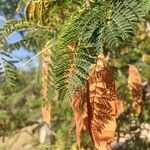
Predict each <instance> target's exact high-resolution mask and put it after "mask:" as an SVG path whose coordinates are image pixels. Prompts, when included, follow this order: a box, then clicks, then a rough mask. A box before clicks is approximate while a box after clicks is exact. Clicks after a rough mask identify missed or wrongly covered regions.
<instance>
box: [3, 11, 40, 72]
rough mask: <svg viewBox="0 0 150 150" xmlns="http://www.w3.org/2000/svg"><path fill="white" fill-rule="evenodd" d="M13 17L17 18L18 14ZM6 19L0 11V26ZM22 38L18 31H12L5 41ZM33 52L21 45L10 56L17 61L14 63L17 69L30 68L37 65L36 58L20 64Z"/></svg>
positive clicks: (12, 41) (32, 54) (9, 41)
mask: <svg viewBox="0 0 150 150" xmlns="http://www.w3.org/2000/svg"><path fill="white" fill-rule="evenodd" d="M15 18H16V19H18V15H17V14H16V15H15ZM5 21H6V19H5V16H4V14H2V13H0V26H2V25H3V24H4V23H5ZM21 39H22V36H21V34H20V33H18V32H14V33H12V34H11V35H10V36H9V37H8V39H7V41H8V43H15V42H17V41H19V40H21ZM34 55H35V54H34V53H33V52H32V51H29V50H27V49H25V48H24V47H21V48H20V49H16V50H14V51H13V52H12V53H11V56H12V57H13V58H14V59H15V60H18V61H19V62H18V63H16V64H15V65H16V67H17V68H18V69H23V70H30V68H33V67H36V66H38V61H37V59H34V60H33V61H31V62H30V63H29V64H27V65H26V66H24V67H22V65H23V64H24V63H25V62H26V61H27V60H29V59H30V58H31V57H33V56H34Z"/></svg>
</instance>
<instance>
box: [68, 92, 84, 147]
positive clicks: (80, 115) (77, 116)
mask: <svg viewBox="0 0 150 150" xmlns="http://www.w3.org/2000/svg"><path fill="white" fill-rule="evenodd" d="M81 101H82V90H80V91H77V92H76V94H75V96H74V98H73V99H72V101H71V107H72V110H73V115H74V121H75V124H76V139H77V145H78V147H79V148H80V143H81V134H82V131H83V130H85V118H86V115H84V112H83V111H84V110H81ZM85 114H86V113H85Z"/></svg>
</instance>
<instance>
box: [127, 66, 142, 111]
mask: <svg viewBox="0 0 150 150" xmlns="http://www.w3.org/2000/svg"><path fill="white" fill-rule="evenodd" d="M128 73H129V77H128V84H129V86H130V88H131V90H132V96H133V103H132V107H133V109H134V110H135V111H136V112H137V114H139V113H140V112H141V102H142V81H141V76H140V73H139V71H138V69H137V68H136V67H135V66H133V65H129V70H128Z"/></svg>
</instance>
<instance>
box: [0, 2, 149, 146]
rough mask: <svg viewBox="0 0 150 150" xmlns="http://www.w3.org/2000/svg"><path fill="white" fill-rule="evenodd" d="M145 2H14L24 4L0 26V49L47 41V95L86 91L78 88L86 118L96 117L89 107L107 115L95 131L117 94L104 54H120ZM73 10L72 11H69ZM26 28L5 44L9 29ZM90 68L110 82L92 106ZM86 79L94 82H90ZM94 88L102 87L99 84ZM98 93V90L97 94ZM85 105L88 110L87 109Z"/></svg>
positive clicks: (65, 95)
mask: <svg viewBox="0 0 150 150" xmlns="http://www.w3.org/2000/svg"><path fill="white" fill-rule="evenodd" d="M146 6H149V1H148V0H147V1H146V0H143V1H142V0H140V1H133V0H132V1H131V0H125V1H120V0H117V1H110V0H109V1H105V0H104V1H99V0H95V1H80V0H79V1H67V0H62V1H59V2H58V1H46V0H45V1H40V0H37V1H30V2H27V3H26V2H25V1H20V5H19V8H20V10H21V8H22V7H23V8H24V7H25V9H24V10H25V11H24V17H23V18H22V19H21V20H17V21H16V20H14V21H10V22H8V23H6V24H5V25H4V27H3V28H2V34H1V38H0V39H1V41H2V45H3V48H4V50H8V49H11V50H12V49H14V48H16V47H18V46H22V45H25V46H26V47H28V48H29V46H30V48H34V49H37V48H38V49H42V48H43V47H44V45H45V44H46V43H47V42H49V41H50V45H48V46H49V47H50V56H49V57H50V63H49V68H48V72H49V75H48V81H47V82H48V84H47V86H48V95H49V96H48V100H49V101H53V98H54V97H58V99H59V100H63V99H72V98H73V97H74V96H75V95H76V92H77V91H79V92H81V91H82V90H81V89H82V88H83V89H85V90H87V91H86V92H85V93H83V92H81V95H82V94H83V95H84V97H86V98H85V101H83V100H82V102H84V104H87V116H88V117H87V118H88V119H87V120H88V123H89V124H91V121H92V119H93V118H94V119H95V120H94V121H97V120H98V119H96V117H95V116H96V115H95V114H94V110H97V109H98V111H99V110H102V113H104V114H105V115H104V117H106V116H107V117H106V118H105V120H103V119H104V118H102V119H101V128H100V129H96V130H97V131H99V133H100V131H102V130H103V128H104V127H105V126H106V124H109V123H108V122H109V121H110V120H113V121H114V122H115V119H112V114H111V113H108V112H112V111H113V109H112V107H113V106H114V104H112V103H111V102H113V103H114V102H115V100H116V98H117V93H116V92H115V86H114V84H113V83H114V80H113V78H112V72H111V69H110V68H109V66H108V62H107V58H108V56H109V55H110V56H109V57H110V58H111V57H116V56H117V55H119V56H121V55H120V54H119V51H118V50H120V49H121V48H125V47H127V46H128V47H129V45H130V44H131V40H132V39H133V37H134V35H135V30H136V28H137V25H138V23H139V22H141V21H142V20H143V17H144V16H145V15H146V13H147V12H148V9H147V8H149V7H146ZM76 9H78V10H77V11H75V10H76ZM52 13H53V14H52ZM70 14H71V15H70ZM66 18H67V19H66ZM27 29H29V31H28V33H27V34H25V37H24V39H23V40H21V41H19V42H18V43H15V44H9V45H8V44H7V43H6V40H5V39H6V37H7V36H8V35H9V34H10V33H12V32H13V31H16V30H17V31H20V32H22V31H26V30H27ZM100 54H101V55H102V56H101V55H100ZM93 64H96V65H95V66H96V67H93ZM101 65H102V66H101ZM97 68H102V70H104V72H103V73H102V72H101V70H98V71H97ZM108 68H109V69H108ZM117 69H118V68H117ZM99 71H100V72H99ZM91 72H92V73H93V72H96V73H95V74H100V73H102V74H103V76H100V77H99V78H98V80H99V82H100V81H101V82H104V85H106V87H107V88H108V86H107V85H108V83H109V79H106V80H104V79H105V75H109V78H110V79H111V81H112V82H111V83H110V85H111V86H110V89H109V91H108V92H110V93H111V94H112V95H109V98H108V99H106V98H102V102H101V103H100V102H99V103H97V104H96V106H95V105H94V106H93V107H92V103H95V101H94V100H93V101H92V100H90V99H89V96H90V94H91V93H92V91H90V88H91V85H92V84H94V83H96V84H98V81H97V79H96V81H95V78H94V75H92V73H91ZM105 73H106V74H105ZM102 78H103V81H102ZM91 79H92V81H93V80H94V82H90V80H91ZM100 88H102V89H104V87H100ZM107 88H106V89H107ZM106 89H105V90H106ZM89 92H90V93H89ZM100 92H102V91H100ZM104 95H105V94H104V93H103V94H102V95H100V96H104ZM110 97H111V98H112V97H113V98H112V99H111V98H110ZM88 99H89V101H88ZM88 102H89V103H88ZM88 104H89V105H88ZM111 105H113V106H111ZM90 109H92V111H91V112H90V113H89V110H90ZM89 115H91V117H90V116H89ZM101 117H102V116H101ZM86 128H88V127H86ZM88 130H90V132H92V133H90V136H91V139H92V140H93V143H94V144H95V146H96V147H97V148H99V146H100V145H101V144H99V138H100V137H99V136H100V135H98V137H96V136H95V135H94V134H93V132H94V131H93V128H91V126H90V127H89V128H88ZM96 138H97V139H98V140H97V141H96ZM78 145H79V144H78Z"/></svg>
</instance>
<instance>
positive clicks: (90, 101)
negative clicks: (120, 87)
mask: <svg viewBox="0 0 150 150" xmlns="http://www.w3.org/2000/svg"><path fill="white" fill-rule="evenodd" d="M87 93H88V94H87V110H88V130H89V134H90V136H91V139H92V141H93V143H94V145H95V147H96V148H97V149H99V148H100V147H101V146H102V147H103V149H107V147H106V146H107V144H106V143H109V142H110V141H111V140H112V139H113V137H114V133H115V129H116V107H115V100H116V97H117V96H116V90H115V82H114V79H113V75H112V71H111V69H110V67H109V66H108V63H107V59H106V58H105V57H104V56H103V55H100V56H99V57H98V60H97V64H96V65H95V68H94V70H93V72H92V73H91V74H90V78H89V81H88V92H87ZM88 97H89V98H88ZM103 149H101V150H103Z"/></svg>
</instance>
